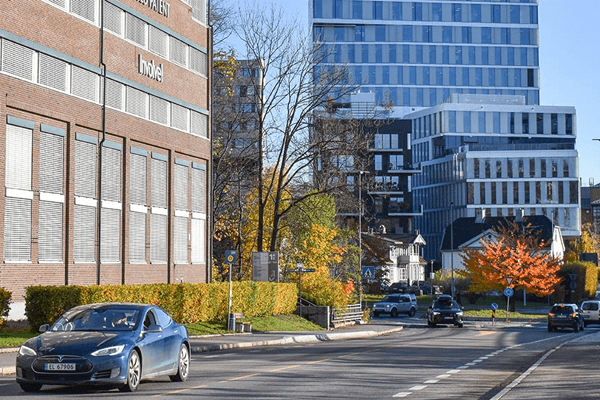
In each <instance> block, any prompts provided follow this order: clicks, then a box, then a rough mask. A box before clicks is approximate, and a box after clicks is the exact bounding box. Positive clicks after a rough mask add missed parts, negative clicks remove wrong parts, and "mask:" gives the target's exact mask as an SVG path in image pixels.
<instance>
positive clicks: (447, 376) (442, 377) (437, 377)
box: [435, 374, 450, 379]
mask: <svg viewBox="0 0 600 400" xmlns="http://www.w3.org/2000/svg"><path fill="white" fill-rule="evenodd" d="M435 378H436V379H444V378H450V375H449V374H442V375H438V376H436V377H435Z"/></svg>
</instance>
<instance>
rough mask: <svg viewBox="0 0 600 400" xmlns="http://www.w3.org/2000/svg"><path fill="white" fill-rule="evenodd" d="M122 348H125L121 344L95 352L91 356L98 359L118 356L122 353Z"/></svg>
mask: <svg viewBox="0 0 600 400" xmlns="http://www.w3.org/2000/svg"><path fill="white" fill-rule="evenodd" d="M124 348H125V345H124V344H121V345H119V346H112V347H105V348H103V349H100V350H96V351H95V352H93V353H92V355H93V356H94V357H98V356H116V355H118V354H121V353H122V352H123V349H124Z"/></svg>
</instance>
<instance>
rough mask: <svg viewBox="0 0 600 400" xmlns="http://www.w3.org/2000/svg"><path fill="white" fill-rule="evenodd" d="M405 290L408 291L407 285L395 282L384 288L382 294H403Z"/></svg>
mask: <svg viewBox="0 0 600 400" xmlns="http://www.w3.org/2000/svg"><path fill="white" fill-rule="evenodd" d="M407 289H408V284H407V283H406V282H395V283H392V284H391V285H390V286H388V287H387V288H385V289H384V290H383V293H385V294H390V293H405V292H406V290H407Z"/></svg>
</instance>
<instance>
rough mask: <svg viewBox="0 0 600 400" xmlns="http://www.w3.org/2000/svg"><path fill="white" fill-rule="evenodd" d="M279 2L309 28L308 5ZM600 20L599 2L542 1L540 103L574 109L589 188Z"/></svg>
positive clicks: (599, 76)
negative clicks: (572, 107)
mask: <svg viewBox="0 0 600 400" xmlns="http://www.w3.org/2000/svg"><path fill="white" fill-rule="evenodd" d="M309 1H310V0H309ZM274 3H275V4H279V5H281V6H282V7H284V9H285V10H286V11H289V12H290V14H291V15H293V16H296V17H298V18H299V19H300V22H303V23H306V24H308V1H306V0H274ZM599 17H600V0H539V19H538V21H539V27H540V103H541V104H542V105H557V106H574V107H575V109H576V111H577V150H578V151H579V176H580V177H581V179H582V184H583V185H584V186H587V185H588V184H589V180H590V179H594V182H595V183H600V142H598V141H592V138H598V139H600V43H599V42H600V21H599Z"/></svg>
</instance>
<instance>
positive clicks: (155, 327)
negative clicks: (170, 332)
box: [144, 324, 162, 332]
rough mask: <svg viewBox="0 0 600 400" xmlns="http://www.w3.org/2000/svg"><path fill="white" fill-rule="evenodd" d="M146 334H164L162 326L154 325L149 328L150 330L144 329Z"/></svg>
mask: <svg viewBox="0 0 600 400" xmlns="http://www.w3.org/2000/svg"><path fill="white" fill-rule="evenodd" d="M144 332H162V328H161V327H160V325H157V324H152V325H150V326H149V327H148V329H144Z"/></svg>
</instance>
